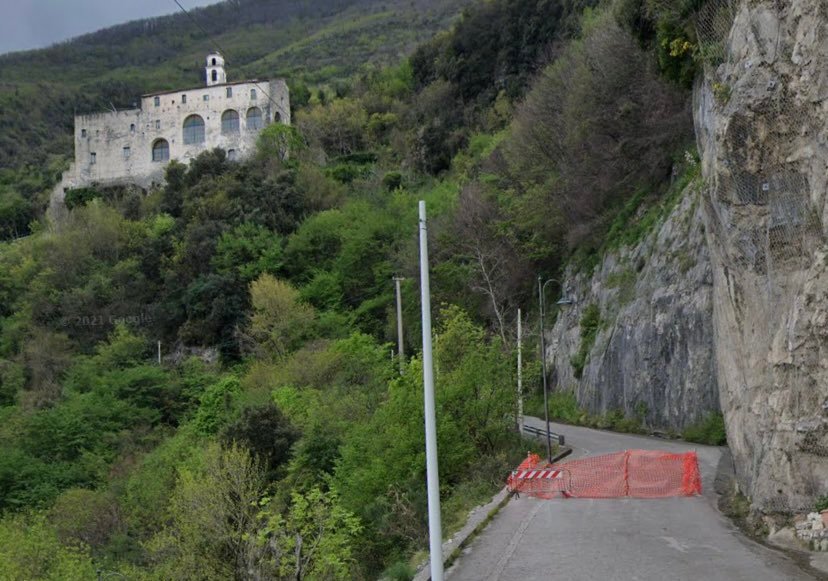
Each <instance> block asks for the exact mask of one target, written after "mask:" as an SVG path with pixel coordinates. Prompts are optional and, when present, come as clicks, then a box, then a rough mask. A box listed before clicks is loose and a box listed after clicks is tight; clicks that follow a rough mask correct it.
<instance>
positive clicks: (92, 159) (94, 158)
mask: <svg viewBox="0 0 828 581" xmlns="http://www.w3.org/2000/svg"><path fill="white" fill-rule="evenodd" d="M97 158H98V154H97V153H95V152H94V151H93V152H91V153H90V154H89V165H95V162H96V161H98V160H97Z"/></svg>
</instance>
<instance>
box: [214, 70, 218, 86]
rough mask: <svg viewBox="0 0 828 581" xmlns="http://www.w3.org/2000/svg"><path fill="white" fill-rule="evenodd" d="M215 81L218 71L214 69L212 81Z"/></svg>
mask: <svg viewBox="0 0 828 581" xmlns="http://www.w3.org/2000/svg"><path fill="white" fill-rule="evenodd" d="M216 81H218V71H217V70H215V69H214V70H213V82H214V83H215V82H216Z"/></svg>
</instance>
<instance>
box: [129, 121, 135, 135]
mask: <svg viewBox="0 0 828 581" xmlns="http://www.w3.org/2000/svg"><path fill="white" fill-rule="evenodd" d="M129 132H130V133H135V123H130V124H129Z"/></svg>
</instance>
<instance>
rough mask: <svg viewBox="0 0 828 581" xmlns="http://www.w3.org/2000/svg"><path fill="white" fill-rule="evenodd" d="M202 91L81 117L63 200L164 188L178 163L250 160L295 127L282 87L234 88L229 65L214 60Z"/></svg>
mask: <svg viewBox="0 0 828 581" xmlns="http://www.w3.org/2000/svg"><path fill="white" fill-rule="evenodd" d="M206 78H207V84H206V86H203V87H198V88H193V89H186V90H179V91H164V92H159V93H150V94H148V95H144V96H142V97H141V105H140V107H139V108H137V109H129V110H124V111H110V112H106V113H95V114H91V115H77V116H76V117H75V160H74V163H73V164H72V165H71V167H70V168H69V170H68V171H67V172H66V173H65V174H64V176H63V180H62V183H61V184H60V185H59V186H58V189H57V190H56V195H57V196H58V197H59V198H60V199H61V200H62V197H63V194H65V192H66V191H67V190H69V189H71V188H79V187H87V186H92V185H103V186H106V185H116V184H117V185H121V184H135V185H138V186H141V187H149V186H151V185H152V184H153V183H156V184H160V183H162V182H163V178H164V169H165V168H166V166H167V164H168V163H169V162H170V161H171V160H177V161H180V162H182V163H189V162H190V160H192V159H193V158H194V157H196V156H197V155H198V154H200V153H201V152H203V151H205V150H208V149H213V148H216V147H219V148H222V149H224V150H225V151H226V152H227V157H228V158H229V159H231V160H239V159H243V158H244V157H245V156H247V155H249V154H250V153H251V151H252V150H253V148H254V147H255V144H256V138H257V136H258V133H259V131H260V130H261V129H262V128H264V127H266V126H267V125H269V124H271V123H285V124H290V97H289V93H288V88H287V84H286V83H285V81H284V80H282V79H277V80H270V81H243V82H231V83H228V82H227V77H226V73H225V70H224V59H223V58H222V56H221V55H220V54H218V53H214V54H210V55H208V57H207V66H206Z"/></svg>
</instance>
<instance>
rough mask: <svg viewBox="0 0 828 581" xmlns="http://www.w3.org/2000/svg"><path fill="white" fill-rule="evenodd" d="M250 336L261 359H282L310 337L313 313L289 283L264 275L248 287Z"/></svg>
mask: <svg viewBox="0 0 828 581" xmlns="http://www.w3.org/2000/svg"><path fill="white" fill-rule="evenodd" d="M250 297H251V306H252V308H253V315H252V316H251V318H250V337H251V339H252V341H253V342H254V345H255V348H256V350H257V352H258V353H260V354H261V355H263V356H266V355H268V354H269V355H271V356H277V357H279V356H283V355H286V354H287V353H288V352H290V351H292V350H293V349H295V348H296V347H297V346H298V344H299V342H300V341H302V339H305V338H307V337H309V336H310V335H311V330H310V326H311V325H312V324H313V319H314V311H313V309H312V308H311V307H309V306H307V305H305V304H303V303H302V302H301V301H300V300H299V293H298V292H297V291H296V289H294V288H293V287H292V286H290V284H288V283H285V282H283V281H280V280H278V279H276V278H274V277H272V276H270V275H269V274H264V275H262V276H260V277H259V278H258V279H256V280H255V281H254V282H253V283H252V284H251V285H250Z"/></svg>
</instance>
